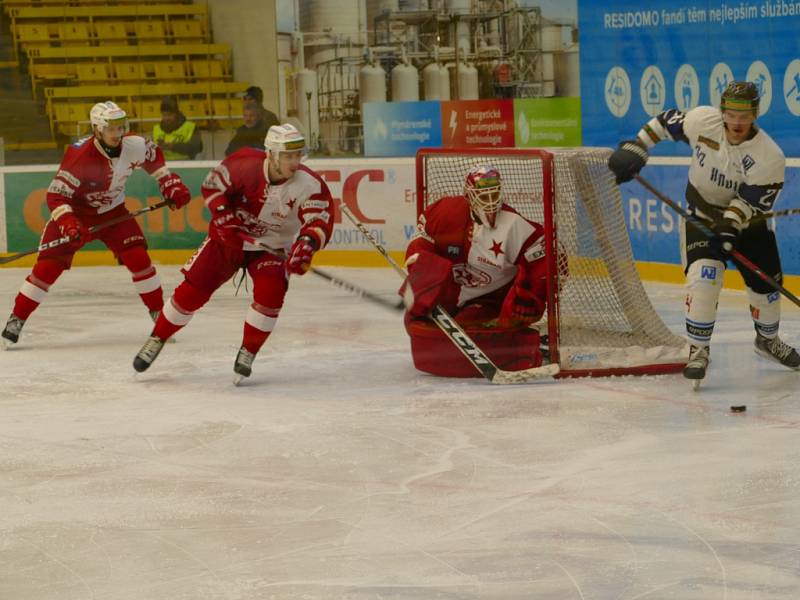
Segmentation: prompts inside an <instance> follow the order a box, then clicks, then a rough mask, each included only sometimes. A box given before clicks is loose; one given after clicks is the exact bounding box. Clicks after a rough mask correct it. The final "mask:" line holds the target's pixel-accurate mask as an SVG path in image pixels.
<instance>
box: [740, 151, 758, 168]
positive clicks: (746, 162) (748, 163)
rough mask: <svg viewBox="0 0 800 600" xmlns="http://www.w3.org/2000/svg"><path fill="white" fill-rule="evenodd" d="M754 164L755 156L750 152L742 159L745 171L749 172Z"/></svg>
mask: <svg viewBox="0 0 800 600" xmlns="http://www.w3.org/2000/svg"><path fill="white" fill-rule="evenodd" d="M754 164H756V161H755V160H753V157H752V156H750V155H749V154H746V155H745V157H744V158H743V159H742V167H743V168H744V172H745V173H747V172H748V171H749V170H750V168H751V167H752V166H753V165H754Z"/></svg>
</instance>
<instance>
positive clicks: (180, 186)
mask: <svg viewBox="0 0 800 600" xmlns="http://www.w3.org/2000/svg"><path fill="white" fill-rule="evenodd" d="M158 189H159V190H160V191H161V195H162V196H163V197H164V200H166V201H167V202H169V208H170V210H178V209H179V208H181V207H183V206H186V205H187V204H189V201H190V200H191V199H192V194H191V192H189V188H187V187H186V184H184V183H183V181H181V178H180V177H178V176H177V175H176V174H175V173H170V174H169V175H165V176H164V177H162V178H161V179H159V180H158Z"/></svg>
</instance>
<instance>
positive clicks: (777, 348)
mask: <svg viewBox="0 0 800 600" xmlns="http://www.w3.org/2000/svg"><path fill="white" fill-rule="evenodd" d="M3 335H4V336H5V333H4V334H3ZM754 347H755V351H756V354H760V355H761V356H763V357H764V358H768V359H770V360H773V361H775V362H777V363H780V364H782V365H783V366H784V367H788V368H790V369H795V370H798V369H800V354H798V353H797V350H795V349H794V348H792V347H791V346H790V345H789V344H787V343H785V342H783V341H782V340H781V338H779V337H778V336H775V337H774V338H772V339H770V338H765V337H764V336H763V335H760V334H758V333H757V334H756V341H755V344H754Z"/></svg>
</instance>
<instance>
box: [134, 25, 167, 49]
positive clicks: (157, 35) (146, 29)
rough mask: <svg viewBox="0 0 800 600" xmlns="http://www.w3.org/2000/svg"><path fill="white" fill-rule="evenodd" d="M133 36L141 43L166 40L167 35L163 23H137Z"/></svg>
mask: <svg viewBox="0 0 800 600" xmlns="http://www.w3.org/2000/svg"><path fill="white" fill-rule="evenodd" d="M133 34H134V36H135V37H136V39H137V40H138V41H139V43H140V44H141V43H143V42H147V41H153V40H164V39H166V37H167V33H166V31H165V29H164V22H163V21H136V22H135V23H134V24H133Z"/></svg>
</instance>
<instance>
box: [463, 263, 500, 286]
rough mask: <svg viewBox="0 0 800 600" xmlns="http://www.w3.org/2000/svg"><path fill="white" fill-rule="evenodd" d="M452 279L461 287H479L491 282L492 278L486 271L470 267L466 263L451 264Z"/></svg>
mask: <svg viewBox="0 0 800 600" xmlns="http://www.w3.org/2000/svg"><path fill="white" fill-rule="evenodd" d="M453 280H454V281H455V282H456V283H457V284H458V285H461V286H463V287H481V286H484V285H488V284H490V283H491V282H492V278H491V277H490V276H489V275H488V274H487V273H484V272H483V271H480V270H478V269H476V268H475V267H470V266H469V265H468V264H466V263H460V264H457V265H453Z"/></svg>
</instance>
